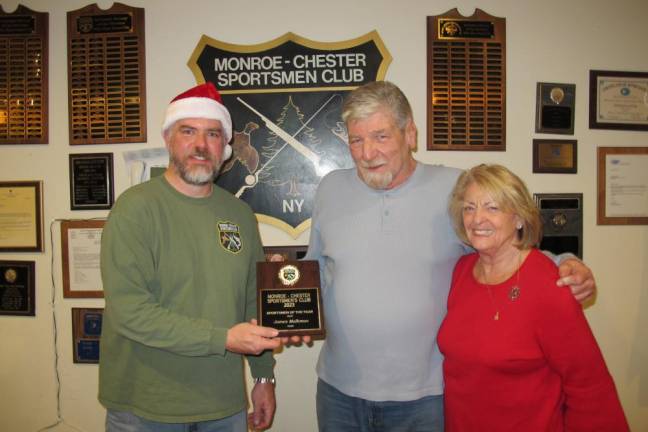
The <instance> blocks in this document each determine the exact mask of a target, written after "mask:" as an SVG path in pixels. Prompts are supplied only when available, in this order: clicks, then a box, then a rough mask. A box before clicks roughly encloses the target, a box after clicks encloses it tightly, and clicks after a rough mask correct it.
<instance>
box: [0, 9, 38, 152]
mask: <svg viewBox="0 0 648 432" xmlns="http://www.w3.org/2000/svg"><path fill="white" fill-rule="evenodd" d="M48 20H49V14H48V13H46V12H34V11H32V10H31V9H29V8H26V7H25V6H18V8H16V10H15V11H14V12H13V13H10V14H8V13H5V12H4V11H3V10H2V8H1V6H0V144H47V141H48V127H47V126H48V118H47V115H48V110H47V107H48V102H47V94H48V87H47V85H48V84H47V58H48V56H47V53H48V51H49V50H48V44H47V40H48V34H49V32H48Z"/></svg>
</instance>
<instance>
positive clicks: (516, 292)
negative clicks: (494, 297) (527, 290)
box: [508, 285, 520, 301]
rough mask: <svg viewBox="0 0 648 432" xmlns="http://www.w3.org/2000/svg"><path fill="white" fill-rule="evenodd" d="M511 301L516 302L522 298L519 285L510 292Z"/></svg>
mask: <svg viewBox="0 0 648 432" xmlns="http://www.w3.org/2000/svg"><path fill="white" fill-rule="evenodd" d="M508 296H509V300H511V301H515V300H517V299H518V298H520V288H519V287H518V286H517V285H513V287H512V288H511V290H510V291H509V295H508Z"/></svg>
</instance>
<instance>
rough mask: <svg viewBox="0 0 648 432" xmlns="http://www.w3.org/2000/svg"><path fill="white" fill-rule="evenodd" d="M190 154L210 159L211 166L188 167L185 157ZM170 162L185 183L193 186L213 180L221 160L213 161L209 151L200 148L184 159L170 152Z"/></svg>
mask: <svg viewBox="0 0 648 432" xmlns="http://www.w3.org/2000/svg"><path fill="white" fill-rule="evenodd" d="M191 156H198V157H202V158H204V159H206V160H208V161H210V162H211V163H212V164H211V165H212V168H211V169H209V168H208V167H204V166H195V167H193V168H190V167H189V164H187V159H188V158H189V157H191ZM171 163H172V164H173V166H174V167H175V168H176V171H177V172H178V175H179V176H180V178H181V179H182V180H184V181H185V183H188V184H190V185H194V186H203V185H205V184H207V183H211V182H213V181H214V179H215V178H216V176H217V175H218V172H219V171H220V168H221V165H222V161H220V160H217V161H214V160H213V159H212V158H211V156H210V155H209V153H207V152H205V151H202V150H196V151H194V152H193V153H192V154H191V155H189V156H187V157H186V158H184V159H181V158H180V157H179V156H178V155H176V154H174V153H172V154H171Z"/></svg>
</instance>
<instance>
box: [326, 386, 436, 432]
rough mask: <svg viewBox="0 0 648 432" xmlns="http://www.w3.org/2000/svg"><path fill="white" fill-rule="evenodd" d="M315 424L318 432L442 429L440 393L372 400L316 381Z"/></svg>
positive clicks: (405, 431) (424, 431)
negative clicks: (378, 400)
mask: <svg viewBox="0 0 648 432" xmlns="http://www.w3.org/2000/svg"><path fill="white" fill-rule="evenodd" d="M317 424H318V426H319V431H320V432H443V395H436V396H426V397H424V398H421V399H418V400H413V401H405V402H396V401H385V402H374V401H369V400H365V399H360V398H355V397H352V396H348V395H345V394H344V393H342V392H340V391H338V390H337V389H336V388H335V387H333V386H331V385H329V384H327V383H325V382H324V381H322V380H319V381H318V382H317Z"/></svg>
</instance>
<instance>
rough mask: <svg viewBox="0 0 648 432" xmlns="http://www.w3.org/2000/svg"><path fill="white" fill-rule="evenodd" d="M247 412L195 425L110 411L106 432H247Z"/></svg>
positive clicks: (107, 415)
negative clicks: (156, 420) (152, 419)
mask: <svg viewBox="0 0 648 432" xmlns="http://www.w3.org/2000/svg"><path fill="white" fill-rule="evenodd" d="M247 430H248V429H247V415H246V413H245V411H241V412H240V413H238V414H234V415H232V416H229V417H225V418H223V419H219V420H210V421H202V422H193V423H159V422H154V421H151V420H146V419H143V418H142V417H139V416H137V415H135V414H133V413H130V412H125V411H114V410H108V413H107V414H106V432H247Z"/></svg>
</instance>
